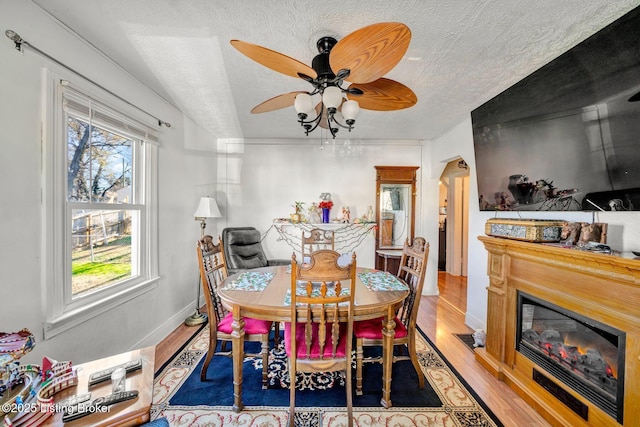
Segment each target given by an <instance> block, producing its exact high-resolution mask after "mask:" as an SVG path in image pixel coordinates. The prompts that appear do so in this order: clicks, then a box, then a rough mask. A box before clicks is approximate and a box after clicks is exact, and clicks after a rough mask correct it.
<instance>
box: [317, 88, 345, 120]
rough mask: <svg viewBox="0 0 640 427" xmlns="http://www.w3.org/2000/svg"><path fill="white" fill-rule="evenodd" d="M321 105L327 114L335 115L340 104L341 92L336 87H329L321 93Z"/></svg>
mask: <svg viewBox="0 0 640 427" xmlns="http://www.w3.org/2000/svg"><path fill="white" fill-rule="evenodd" d="M322 103H323V104H324V106H325V107H327V111H329V113H335V112H336V110H337V109H338V107H339V106H340V104H341V103H342V91H341V90H340V88H338V87H337V86H329V87H327V88H325V89H324V92H323V93H322Z"/></svg>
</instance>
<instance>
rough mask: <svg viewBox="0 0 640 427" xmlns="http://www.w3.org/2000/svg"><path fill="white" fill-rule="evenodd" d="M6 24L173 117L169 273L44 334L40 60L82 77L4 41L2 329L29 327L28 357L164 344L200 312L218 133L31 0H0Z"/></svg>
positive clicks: (163, 252) (164, 160) (164, 223)
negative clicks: (201, 214)
mask: <svg viewBox="0 0 640 427" xmlns="http://www.w3.org/2000/svg"><path fill="white" fill-rule="evenodd" d="M0 28H2V32H3V33H4V31H5V30H7V29H11V30H13V31H15V32H17V33H18V34H20V35H21V36H22V37H23V38H24V39H25V40H27V41H28V42H29V43H31V44H33V45H34V46H36V47H38V48H39V49H40V50H42V51H44V52H47V53H48V54H49V55H51V56H52V57H54V58H56V59H57V60H59V61H60V62H62V63H64V64H67V65H68V66H71V67H72V68H74V69H76V70H78V71H79V72H81V73H82V74H84V75H86V76H87V77H89V78H91V79H92V80H94V81H96V82H98V83H99V84H100V85H102V86H105V87H106V88H108V89H109V90H111V91H113V92H116V93H117V94H119V95H120V96H122V97H124V98H126V99H127V100H128V101H130V102H132V103H133V104H135V105H137V106H139V107H141V108H143V109H145V110H147V111H149V112H151V113H153V115H155V116H157V117H160V118H162V119H163V120H166V121H168V122H170V123H171V124H172V126H171V128H169V129H168V128H166V127H163V128H161V129H160V134H161V135H160V141H161V148H160V150H159V182H158V187H159V236H158V240H159V242H160V256H159V264H160V276H161V278H160V280H159V281H158V284H157V286H156V287H155V288H154V289H152V290H151V291H149V292H147V293H145V294H144V295H142V296H140V297H138V298H135V299H133V300H130V301H128V302H127V303H124V304H122V305H120V306H118V307H116V308H115V309H113V310H111V311H109V312H106V313H104V314H101V315H99V316H97V317H94V318H92V319H90V320H89V321H87V322H85V323H83V324H81V325H79V326H77V327H75V328H73V329H71V330H69V331H66V332H63V333H60V334H59V335H56V336H54V337H52V338H51V339H48V340H46V341H44V339H43V333H42V324H43V321H44V320H45V319H44V315H43V313H44V307H45V305H46V303H47V302H46V301H44V300H43V299H42V294H43V292H42V289H43V283H45V282H46V281H47V280H48V279H49V278H47V277H44V273H43V269H42V266H41V260H42V253H41V248H42V246H43V241H42V237H43V235H44V231H45V230H44V229H43V225H42V224H43V218H44V215H46V212H43V206H42V204H41V200H40V197H41V167H42V165H41V163H42V161H43V158H42V153H41V146H40V144H41V143H40V128H41V113H40V111H41V108H40V96H41V95H40V85H41V77H40V76H41V69H42V68H43V67H47V68H49V69H50V70H51V71H53V72H55V73H57V74H58V75H60V76H61V77H63V78H67V79H70V80H72V79H74V78H77V77H76V76H75V75H74V74H73V73H70V72H68V71H66V70H64V68H62V67H60V66H57V65H56V64H55V63H52V62H51V61H49V60H47V59H45V58H43V57H41V56H39V55H38V54H36V53H35V52H33V51H32V50H30V49H29V48H25V51H24V53H19V52H18V51H16V50H15V49H14V46H13V43H12V42H11V41H10V40H9V39H7V38H5V37H3V40H2V42H0V64H2V66H1V67H0V100H2V102H0V147H1V150H0V182H1V183H2V185H1V187H0V188H1V190H0V191H1V193H0V194H1V195H2V197H1V201H0V218H1V221H0V236H2V244H0V271H2V278H1V279H0V295H2V296H1V297H0V301H1V304H0V307H1V308H0V331H16V330H20V329H22V328H25V327H26V328H29V329H30V330H31V332H33V333H34V334H35V337H36V348H35V350H34V351H32V352H31V353H29V354H28V355H27V356H26V357H25V359H24V360H25V362H31V363H39V362H40V361H41V359H42V356H44V355H47V356H51V357H53V358H56V359H59V360H72V361H73V362H74V363H82V362H84V361H86V360H91V359H95V358H98V357H103V356H106V355H110V354H114V353H119V352H122V351H126V350H129V349H133V348H136V347H140V346H146V345H153V344H156V343H157V342H158V341H159V340H160V339H162V338H164V337H165V336H166V335H167V334H168V333H169V332H170V331H171V330H173V329H174V328H175V327H176V326H177V325H178V324H180V323H182V321H183V320H184V318H185V317H187V316H188V315H190V314H191V313H193V311H194V309H195V305H194V301H195V297H196V295H195V294H196V283H197V282H196V280H197V266H196V261H195V249H194V246H195V239H196V238H197V237H198V235H199V227H198V224H197V223H196V222H195V221H194V220H193V216H192V215H193V212H194V211H195V209H196V207H197V202H198V198H199V197H200V196H201V195H206V193H207V192H209V191H213V190H215V183H214V180H215V175H216V171H215V167H216V162H215V152H214V148H215V143H214V141H215V139H214V138H213V136H211V135H208V134H207V133H206V132H205V131H203V130H202V129H199V128H198V127H197V126H195V125H194V124H193V123H191V122H190V121H189V120H185V119H184V117H183V115H182V114H181V113H180V112H179V111H177V110H176V109H174V108H173V107H170V106H169V105H168V104H167V103H166V102H164V101H163V100H162V99H160V98H159V97H158V96H156V95H155V94H153V93H152V92H151V91H149V90H148V89H147V88H146V87H145V86H144V85H143V84H141V83H140V82H138V81H136V80H134V79H133V78H131V77H130V76H129V75H128V74H126V73H124V72H123V71H122V70H121V69H120V68H119V67H118V66H117V65H115V64H113V63H111V62H110V61H108V60H106V59H105V58H104V57H102V56H101V55H98V54H96V53H95V52H94V51H93V49H92V48H90V47H89V46H87V45H86V44H84V43H82V42H80V41H79V40H78V39H77V38H76V37H75V36H73V35H72V34H71V33H69V32H67V31H66V30H64V29H63V28H62V27H61V26H60V25H59V24H57V23H55V22H54V21H52V20H51V19H50V18H49V17H48V16H46V15H44V14H43V13H42V11H41V10H40V9H39V8H37V7H34V6H33V5H32V4H31V3H30V2H23V1H13V2H6V1H2V2H0Z"/></svg>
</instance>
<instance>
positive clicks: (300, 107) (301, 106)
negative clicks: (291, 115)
mask: <svg viewBox="0 0 640 427" xmlns="http://www.w3.org/2000/svg"><path fill="white" fill-rule="evenodd" d="M293 106H294V108H295V109H296V112H297V113H298V117H299V118H301V119H302V120H304V119H306V118H307V117H308V116H309V113H311V112H312V111H313V103H312V101H311V95H309V94H308V93H299V94H298V95H296V98H295V101H294V103H293ZM302 116H304V117H302Z"/></svg>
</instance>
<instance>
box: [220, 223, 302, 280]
mask: <svg viewBox="0 0 640 427" xmlns="http://www.w3.org/2000/svg"><path fill="white" fill-rule="evenodd" d="M222 244H223V246H224V258H225V261H226V262H227V271H228V273H229V275H231V274H234V273H238V272H240V271H244V270H249V269H252V268H260V267H267V266H270V265H288V264H291V260H288V259H267V256H266V255H265V253H264V250H263V249H262V244H261V243H260V232H259V231H258V230H256V229H255V228H254V227H228V228H225V229H224V230H222Z"/></svg>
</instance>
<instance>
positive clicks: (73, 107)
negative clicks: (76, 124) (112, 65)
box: [60, 81, 158, 144]
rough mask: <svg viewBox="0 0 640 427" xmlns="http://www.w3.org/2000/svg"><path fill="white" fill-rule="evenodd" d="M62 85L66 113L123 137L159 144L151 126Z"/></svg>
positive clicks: (62, 83) (156, 133)
mask: <svg viewBox="0 0 640 427" xmlns="http://www.w3.org/2000/svg"><path fill="white" fill-rule="evenodd" d="M60 84H61V87H62V103H63V109H64V111H65V112H67V113H71V114H74V115H76V116H78V117H79V118H81V119H84V120H86V121H87V122H91V123H92V124H94V125H96V126H99V127H102V128H104V129H107V130H109V131H112V132H114V133H116V134H123V133H124V134H125V135H123V136H127V137H130V138H135V139H139V140H143V141H145V142H150V143H153V144H158V132H157V130H156V129H154V128H153V127H151V126H150V125H147V124H146V123H144V122H143V121H140V120H138V119H137V118H133V117H130V116H127V115H125V114H122V113H120V112H118V111H117V110H116V109H115V108H113V107H110V106H109V105H107V104H105V103H103V102H101V101H98V100H96V99H94V98H92V97H90V96H88V95H86V94H84V93H82V92H80V91H78V90H77V89H75V88H72V87H71V86H69V84H68V82H66V81H61V82H60Z"/></svg>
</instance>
